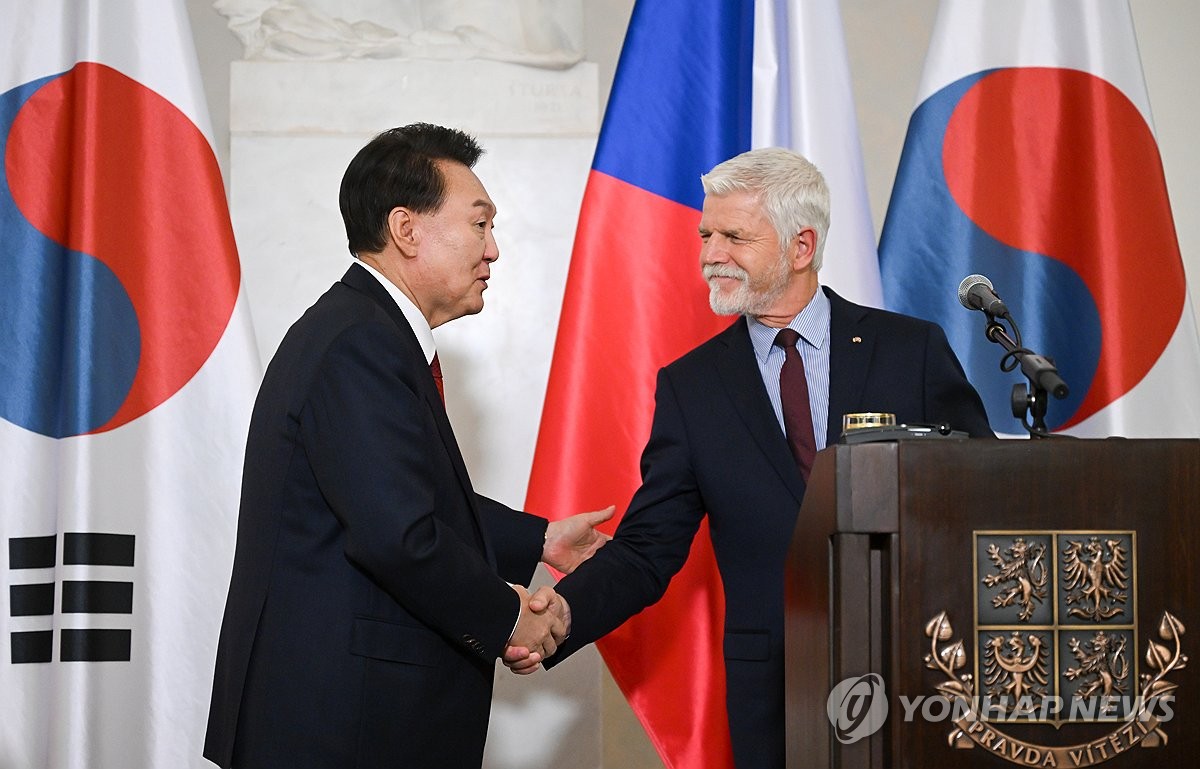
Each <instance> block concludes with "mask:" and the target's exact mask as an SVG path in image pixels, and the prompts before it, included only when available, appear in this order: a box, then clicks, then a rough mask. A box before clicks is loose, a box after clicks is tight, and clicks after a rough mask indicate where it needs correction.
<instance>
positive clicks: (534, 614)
mask: <svg viewBox="0 0 1200 769" xmlns="http://www.w3.org/2000/svg"><path fill="white" fill-rule="evenodd" d="M615 512H616V508H615V507H612V506H609V507H606V508H604V509H603V510H596V511H594V512H590V513H579V514H578V515H572V516H570V517H568V518H564V519H562V520H560V521H553V522H551V523H550V524H549V525H548V526H547V527H546V542H545V544H544V546H543V547H542V559H541V560H542V563H544V564H546V565H548V566H550V567H552V568H554V569H557V570H558V571H560V572H562V573H563V574H570V573H571V572H572V571H574V570H575V567H576V566H578V565H579V564H581V563H583V562H584V561H586V560H587V559H589V558H591V557H592V555H594V554H595V552H596V551H597V550H599V549H600V548H601V547H603V546H604V543H605V542H607V541H608V540H609V539H610V538H609V536H608V535H607V534H604V533H603V532H601V531H600V530H599V529H597V528H596V527H597V526H599V525H600V524H602V523H604V522H605V521H607V520H608V519H610V518H612V517H613V513H615ZM512 588H513V590H516V591H517V595H519V596H520V597H521V616H520V618H519V619H518V620H517V627H516V628H515V629H514V630H513V633H512V635H511V636H510V637H509V639H508V645H507V646H506V647H505V648H504V656H503V657H502V659H503V661H504V664H505V665H507V666H508V668H509V670H511V671H512V672H514V673H518V674H520V675H525V674H528V673H532V672H533V671H535V670H537V668H538V665H540V664H541V663H542V660H545V659H548V658H549V657H552V656H553V655H554V652H556V651H558V645H559V644H561V643H562V642H563V641H565V640H566V638H567V636H568V635H570V633H571V607H569V606H567V599H565V598H563V597H562V596H561V595H559V594H558V593H556V592H554V589H553V588H550V587H540V588H538V589H537V592H535V593H533V595H530V594H529V591H528V590H526V589H525V588H523V587H521V586H520V585H513V586H512Z"/></svg>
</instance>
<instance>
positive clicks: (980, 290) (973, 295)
mask: <svg viewBox="0 0 1200 769" xmlns="http://www.w3.org/2000/svg"><path fill="white" fill-rule="evenodd" d="M958 302H959V304H961V305H962V306H963V307H966V308H967V309H968V310H982V311H983V312H985V313H987V314H988V315H990V316H991V315H999V316H1000V317H1002V318H1007V317H1008V308H1007V307H1006V306H1004V302H1003V301H1002V300H1001V299H1000V297H999V296H997V295H996V291H995V289H993V288H992V282H991V281H990V280H988V279H987V278H985V277H984V276H982V275H968V276H967V277H965V278H963V279H962V283H959V284H958Z"/></svg>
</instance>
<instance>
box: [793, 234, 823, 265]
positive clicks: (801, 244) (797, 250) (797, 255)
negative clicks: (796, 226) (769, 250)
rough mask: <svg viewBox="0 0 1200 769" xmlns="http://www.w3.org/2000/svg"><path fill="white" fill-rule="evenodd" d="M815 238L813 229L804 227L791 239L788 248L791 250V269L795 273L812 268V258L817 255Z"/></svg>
mask: <svg viewBox="0 0 1200 769" xmlns="http://www.w3.org/2000/svg"><path fill="white" fill-rule="evenodd" d="M817 237H818V236H817V231H816V230H815V229H813V228H812V227H805V228H804V229H802V230H800V232H798V233H796V235H795V237H793V238H792V242H791V243H790V244H789V245H788V247H789V248H790V249H791V254H790V257H791V263H792V269H793V270H795V271H796V272H802V271H804V270H807V269H808V268H809V267H810V266H812V260H813V257H814V256H816V253H817Z"/></svg>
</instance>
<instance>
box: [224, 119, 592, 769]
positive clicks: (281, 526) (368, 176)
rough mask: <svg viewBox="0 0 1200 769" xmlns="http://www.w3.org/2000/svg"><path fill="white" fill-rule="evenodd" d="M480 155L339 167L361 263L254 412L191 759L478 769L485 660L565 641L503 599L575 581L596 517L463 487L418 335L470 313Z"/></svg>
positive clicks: (456, 145) (376, 150) (390, 151)
mask: <svg viewBox="0 0 1200 769" xmlns="http://www.w3.org/2000/svg"><path fill="white" fill-rule="evenodd" d="M481 153H482V150H481V149H480V148H479V146H478V145H477V144H476V143H475V141H474V140H473V139H472V138H471V137H469V136H467V135H466V134H463V133H461V132H458V131H454V130H451V129H447V128H441V127H438V126H430V125H424V124H417V125H412V126H406V127H404V128H398V129H393V130H391V131H387V132H385V133H383V134H380V135H379V136H377V137H376V138H375V139H373V140H372V141H371V142H370V143H369V144H368V145H367V146H366V147H364V148H363V149H362V150H361V151H360V152H359V153H358V155H357V156H356V157H355V158H354V160H353V161H352V162H351V163H350V165H349V167H348V168H347V170H346V174H345V176H344V178H343V180H342V187H341V196H340V204H341V209H342V216H343V219H344V220H345V224H346V233H347V236H348V239H349V248H350V251H351V253H353V254H354V255H355V256H356V257H357V258H358V260H359V262H358V263H357V264H355V265H353V266H351V267H350V269H349V270H348V271H347V272H346V274H345V276H343V278H342V280H341V281H340V282H338V283H336V284H334V285H333V287H332V288H330V289H329V291H328V292H326V293H325V295H324V296H322V297H321V298H320V299H319V300H318V301H317V302H316V304H314V305H313V306H312V307H311V308H309V309H308V311H307V312H306V313H305V314H304V316H303V317H302V318H300V320H298V321H297V322H296V323H295V325H293V326H292V328H291V329H290V330H289V331H288V333H287V335H286V337H285V338H284V340H283V342H282V343H281V344H280V346H279V350H278V352H277V353H276V355H275V357H274V359H273V360H272V361H271V365H270V366H269V367H268V369H267V372H266V376H265V378H264V380H263V383H262V387H261V389H260V391H259V395H258V399H257V401H256V403H255V407H254V412H253V417H252V420H251V425H250V433H249V439H248V443H247V447H246V463H245V471H244V477H243V485H242V501H241V512H240V517H239V523H238V537H237V547H236V552H235V557H234V567H233V575H232V580H231V583H230V588H229V599H228V602H227V604H226V609H225V617H224V622H223V625H222V628H221V638H220V643H219V647H218V652H217V663H216V674H215V681H214V686H213V696H212V706H211V710H210V714H209V724H208V734H207V738H206V741H205V747H204V755H205V756H206V757H207V758H209V759H210V760H212V761H213V762H215V763H217V764H219V765H220V766H222V767H229V766H234V767H238V768H239V769H243V768H244V769H254V768H257V767H280V769H283V768H284V767H286V768H287V769H299V768H301V767H323V768H324V767H339V768H346V767H360V768H362V767H385V766H386V767H396V766H406V767H407V766H413V767H473V768H476V769H477V767H479V765H480V763H481V762H482V755H483V744H484V738H485V736H486V732H487V722H488V712H489V707H490V701H491V690H492V678H493V671H494V666H495V661H496V659H497V657H498V656H499V655H500V653H501V652H502V650H503V649H504V647H505V645H506V644H510V643H511V644H521V645H522V646H524V647H525V648H529V649H532V650H533V651H534V658H536V657H537V656H541V655H542V654H551V653H553V652H554V649H555V645H556V643H557V642H558V641H560V640H561V639H562V638H563V636H564V635H565V633H566V626H565V622H564V617H563V616H561V614H559V613H556V612H555V611H542V612H541V613H536V612H533V611H530V609H529V606H528V603H529V593H528V591H527V590H526V589H525V588H523V587H521V586H520V585H522V584H525V583H527V582H528V580H529V579H530V577H531V576H532V573H533V570H534V567H535V566H536V564H537V563H538V561H539V559H541V560H545V561H546V562H548V563H550V564H551V565H553V566H555V567H556V568H558V569H560V570H564V571H570V570H571V569H573V568H574V567H575V566H576V565H577V563H578V562H579V561H580V560H582V559H584V558H586V557H587V556H588V555H590V554H591V552H592V551H594V549H595V548H596V547H598V546H599V545H600V544H602V543H603V535H600V534H598V533H597V532H595V531H594V530H593V526H594V525H595V524H596V523H599V522H600V521H603V520H605V519H606V518H607V517H609V515H611V513H610V512H608V511H604V512H599V513H592V514H582V515H578V516H573V517H572V518H569V519H566V520H565V521H564V525H563V526H559V525H558V523H557V522H556V523H551V524H549V526H547V523H546V521H545V520H543V519H541V518H538V517H535V516H531V515H527V514H525V513H520V512H516V511H514V510H510V509H509V508H507V507H505V506H503V505H501V504H500V503H498V502H494V501H492V500H489V499H486V498H485V497H482V496H480V495H479V494H477V493H475V491H474V490H473V489H472V487H471V481H470V478H469V477H468V476H467V470H466V468H465V466H464V465H463V459H462V456H461V455H460V453H459V449H458V446H457V444H456V442H455V438H454V432H453V430H452V429H451V427H450V423H449V421H447V417H446V412H445V409H444V406H443V400H442V397H441V381H440V378H441V371H440V366H439V365H438V359H437V355H436V350H435V348H434V339H433V334H432V328H434V327H437V326H439V325H441V324H442V323H445V322H447V321H450V320H453V319H455V318H458V317H461V316H463V315H467V314H472V313H477V312H479V311H480V310H481V309H482V308H483V291H484V289H485V288H486V287H487V281H488V279H489V277H490V270H491V265H492V263H493V262H495V260H496V259H497V258H498V257H499V251H498V248H497V246H496V241H495V239H494V238H493V236H492V221H493V217H494V216H495V213H496V208H495V205H494V204H493V203H492V200H491V198H490V197H488V194H487V191H486V190H485V189H484V187H483V185H482V184H481V183H480V181H479V179H478V178H477V177H476V176H475V174H474V173H473V172H472V170H471V168H472V166H473V165H474V164H475V162H476V160H477V159H478V158H479V156H480V154H481ZM510 583H513V584H510ZM559 606H560V604H555V607H556V608H558V607H559Z"/></svg>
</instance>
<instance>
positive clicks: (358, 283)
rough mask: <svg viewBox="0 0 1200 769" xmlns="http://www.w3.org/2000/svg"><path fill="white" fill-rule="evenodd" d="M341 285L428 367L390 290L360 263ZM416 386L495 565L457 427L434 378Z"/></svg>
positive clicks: (490, 558) (354, 265) (418, 381)
mask: <svg viewBox="0 0 1200 769" xmlns="http://www.w3.org/2000/svg"><path fill="white" fill-rule="evenodd" d="M342 282H343V283H345V284H346V285H348V286H350V287H351V288H353V289H355V290H356V291H361V292H362V293H364V294H366V295H367V296H369V297H371V299H373V300H374V301H375V302H376V303H377V304H378V305H379V306H380V307H382V308H383V309H384V311H386V312H387V314H388V316H389V317H390V318H391V319H392V321H393V322H395V324H396V326H397V327H398V330H399V332H400V336H401V337H402V338H403V339H404V340H405V341H406V342H407V343H408V347H409V348H410V350H411V352H412V355H413V358H414V361H415V363H419V364H420V365H424V366H426V367H428V363H426V361H425V354H424V352H422V350H421V343H420V342H418V341H417V335H416V333H415V332H413V330H412V326H411V325H409V323H408V318H406V317H404V313H403V312H401V311H400V307H399V306H397V305H396V302H395V300H393V299H392V297H391V296H390V295H389V294H388V292H387V289H385V288H384V287H383V286H381V285H380V284H379V281H378V280H376V279H375V276H373V275H371V273H369V272H367V271H366V270H365V269H364V268H363V267H361V266H359V265H358V264H357V263H356V264H352V265H350V269H348V270H347V271H346V274H345V275H343V276H342ZM417 384H418V387H420V391H421V395H422V396H423V397H424V398H425V402H426V403H427V404H428V405H429V409H430V411H432V412H433V421H434V424H436V425H437V430H438V435H439V436H440V437H441V439H442V444H443V445H444V446H445V447H446V454H447V455H449V457H450V464H451V465H452V466H453V467H454V473H455V475H457V476H458V482H459V484H460V485H461V486H462V489H463V494H464V496H466V498H467V504H468V505H469V506H470V508H471V513H472V515H473V516H474V518H475V525H476V527H477V528H478V529H479V534H480V539H481V540H482V542H483V546H484V550H485V555H486V556H487V559H488V562H489V563H492V564H495V562H496V559H495V554H494V553H493V551H492V543H491V542H490V541H489V540H488V538H487V536H486V534H484V527H483V521H482V518H481V516H480V512H479V505H478V502H477V500H476V498H475V490H474V488H473V487H472V486H471V476H470V475H468V474H467V465H466V462H464V461H463V457H462V451H461V450H460V449H459V448H458V441H457V440H456V439H455V437H454V428H453V427H451V425H450V418H449V417H448V416H447V415H446V407H445V404H444V403H442V397H441V396H440V395H439V394H438V391H437V385H435V384H434V382H433V375H432V374H430V375H429V376H428V377H417Z"/></svg>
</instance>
